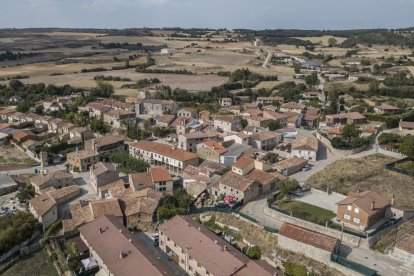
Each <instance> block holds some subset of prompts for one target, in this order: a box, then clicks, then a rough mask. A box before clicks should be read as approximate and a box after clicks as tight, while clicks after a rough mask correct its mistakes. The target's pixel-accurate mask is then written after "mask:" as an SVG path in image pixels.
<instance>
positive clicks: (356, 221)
mask: <svg viewBox="0 0 414 276" xmlns="http://www.w3.org/2000/svg"><path fill="white" fill-rule="evenodd" d="M353 221H354V222H355V223H360V222H361V220H360V219H359V218H354V219H353Z"/></svg>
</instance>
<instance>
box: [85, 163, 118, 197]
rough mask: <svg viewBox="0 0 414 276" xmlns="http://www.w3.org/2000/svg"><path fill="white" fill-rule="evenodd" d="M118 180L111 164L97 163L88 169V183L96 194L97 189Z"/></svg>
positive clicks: (114, 168)
mask: <svg viewBox="0 0 414 276" xmlns="http://www.w3.org/2000/svg"><path fill="white" fill-rule="evenodd" d="M118 179H119V174H118V172H117V171H116V167H115V165H114V164H112V163H103V162H99V163H96V164H93V165H92V166H90V168H89V182H90V183H91V184H92V186H93V187H94V188H95V190H96V192H98V188H99V187H101V186H104V185H106V184H109V183H112V182H114V181H116V180H118Z"/></svg>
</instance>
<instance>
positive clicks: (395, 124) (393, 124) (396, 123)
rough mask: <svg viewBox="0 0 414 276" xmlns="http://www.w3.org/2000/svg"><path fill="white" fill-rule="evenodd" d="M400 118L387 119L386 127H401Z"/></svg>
mask: <svg viewBox="0 0 414 276" xmlns="http://www.w3.org/2000/svg"><path fill="white" fill-rule="evenodd" d="M399 123H400V117H398V116H390V117H387V118H385V125H386V126H387V128H396V127H398V126H399Z"/></svg>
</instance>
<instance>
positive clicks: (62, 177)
mask: <svg viewBox="0 0 414 276" xmlns="http://www.w3.org/2000/svg"><path fill="white" fill-rule="evenodd" d="M30 184H31V185H33V187H34V188H35V191H36V193H40V192H41V190H44V189H46V188H49V187H54V188H57V189H60V188H62V187H67V186H70V185H72V184H73V175H72V174H70V173H68V172H65V171H55V172H50V173H48V174H44V175H43V174H39V175H36V176H33V177H31V178H30Z"/></svg>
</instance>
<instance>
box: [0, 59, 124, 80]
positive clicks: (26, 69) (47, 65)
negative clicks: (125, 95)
mask: <svg viewBox="0 0 414 276" xmlns="http://www.w3.org/2000/svg"><path fill="white" fill-rule="evenodd" d="M123 65H125V62H110V63H99V64H83V63H70V64H56V63H55V62H42V63H33V64H26V65H21V66H13V67H6V68H0V78H5V77H12V76H16V75H27V76H30V77H35V76H49V75H50V74H53V73H59V74H71V73H75V72H80V71H81V70H82V69H92V68H96V67H104V68H107V69H110V68H112V67H113V66H123Z"/></svg>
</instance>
